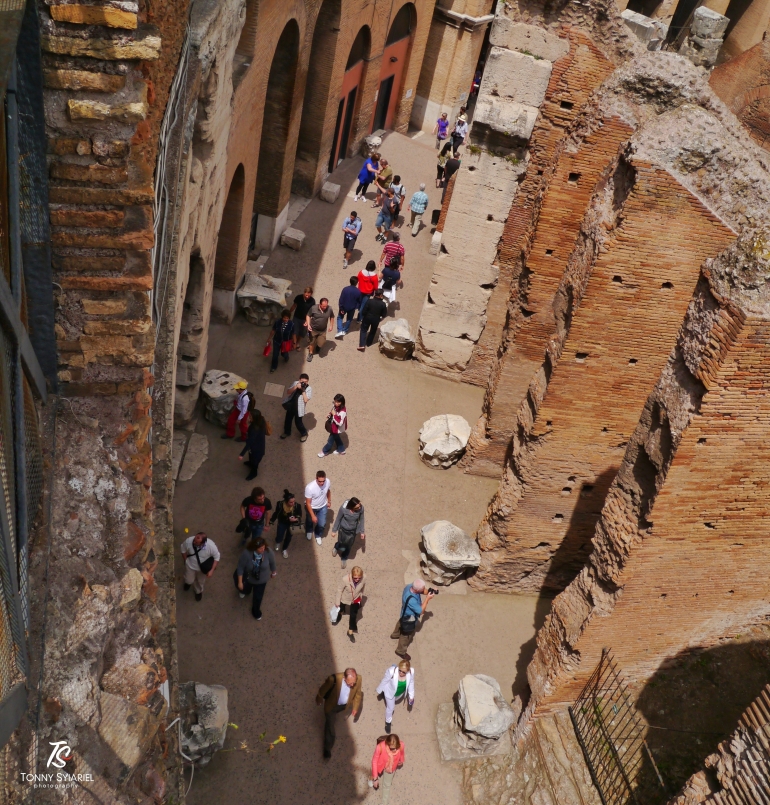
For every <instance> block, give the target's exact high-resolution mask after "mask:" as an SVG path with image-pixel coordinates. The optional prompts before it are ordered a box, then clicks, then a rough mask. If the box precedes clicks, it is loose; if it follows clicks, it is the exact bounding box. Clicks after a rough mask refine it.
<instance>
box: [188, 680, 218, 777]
mask: <svg viewBox="0 0 770 805" xmlns="http://www.w3.org/2000/svg"><path fill="white" fill-rule="evenodd" d="M179 710H180V713H181V715H182V751H183V752H184V753H185V754H186V755H187V756H188V757H189V758H191V759H192V761H193V762H194V763H195V764H196V765H198V766H206V765H207V764H208V763H209V762H210V761H211V758H212V757H213V756H214V753H215V752H216V751H217V750H219V749H221V748H222V747H223V746H224V745H225V736H226V735H227V723H228V720H229V718H230V714H229V711H228V707H227V688H225V687H223V686H222V685H203V684H201V683H200V682H185V683H183V684H181V685H180V686H179Z"/></svg>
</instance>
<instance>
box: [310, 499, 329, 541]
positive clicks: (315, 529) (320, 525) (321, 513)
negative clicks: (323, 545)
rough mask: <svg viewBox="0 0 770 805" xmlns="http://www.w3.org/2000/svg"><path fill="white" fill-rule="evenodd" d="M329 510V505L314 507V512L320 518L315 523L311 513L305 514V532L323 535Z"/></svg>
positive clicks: (318, 535)
mask: <svg viewBox="0 0 770 805" xmlns="http://www.w3.org/2000/svg"><path fill="white" fill-rule="evenodd" d="M328 511H329V509H328V507H327V506H323V507H322V508H320V509H313V514H314V515H315V516H316V517H317V518H318V522H317V523H316V524H315V525H313V521H312V520H311V519H310V515H309V514H307V515H305V532H306V533H307V534H310V533H311V532H312V533H314V534H315V535H316V536H317V537H320V536H323V533H324V528H325V527H326V513H327V512H328Z"/></svg>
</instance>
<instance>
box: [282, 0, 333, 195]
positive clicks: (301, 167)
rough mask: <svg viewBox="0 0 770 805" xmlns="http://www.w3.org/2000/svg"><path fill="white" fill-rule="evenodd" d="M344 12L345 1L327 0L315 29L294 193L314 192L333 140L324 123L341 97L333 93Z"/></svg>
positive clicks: (295, 169)
mask: <svg viewBox="0 0 770 805" xmlns="http://www.w3.org/2000/svg"><path fill="white" fill-rule="evenodd" d="M341 14H342V2H341V0H324V2H323V4H322V6H321V9H320V11H319V12H318V16H317V17H316V24H315V29H314V30H313V44H312V46H311V50H310V61H309V64H310V69H309V71H308V76H307V83H306V84H305V98H304V101H303V104H302V119H301V122H300V127H299V137H298V139H297V156H296V159H295V162H294V180H293V182H292V189H293V190H294V192H295V193H300V194H301V195H303V196H312V195H313V192H314V190H315V182H316V176H317V174H318V170H319V163H320V162H321V161H322V159H321V157H322V153H323V151H324V150H326V149H328V148H329V147H330V144H329V143H324V142H323V141H324V123H325V121H326V118H327V116H328V115H327V111H328V107H329V105H330V104H332V103H333V104H335V105H336V104H337V99H336V98H330V97H329V93H330V88H331V83H332V71H333V69H334V61H335V56H336V53H337V41H338V39H339V34H340V20H341ZM324 146H325V147H324Z"/></svg>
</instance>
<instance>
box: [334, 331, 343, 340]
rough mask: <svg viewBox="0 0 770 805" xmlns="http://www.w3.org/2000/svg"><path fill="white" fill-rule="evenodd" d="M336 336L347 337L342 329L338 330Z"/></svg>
mask: <svg viewBox="0 0 770 805" xmlns="http://www.w3.org/2000/svg"><path fill="white" fill-rule="evenodd" d="M334 337H335V338H344V337H345V333H343V332H342V330H340V331H339V332H338V333H337V334H336V335H335V336H334Z"/></svg>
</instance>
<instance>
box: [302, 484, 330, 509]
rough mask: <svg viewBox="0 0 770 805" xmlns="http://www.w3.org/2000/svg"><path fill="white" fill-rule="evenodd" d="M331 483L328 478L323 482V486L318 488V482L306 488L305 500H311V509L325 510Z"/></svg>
mask: <svg viewBox="0 0 770 805" xmlns="http://www.w3.org/2000/svg"><path fill="white" fill-rule="evenodd" d="M331 485H332V484H331V481H330V480H329V479H328V478H327V479H326V480H325V481H324V482H323V486H318V481H311V482H310V483H309V484H308V485H307V486H306V487H305V498H310V507H311V508H313V509H323V507H324V506H327V505H328V503H327V494H328V492H329V487H330V486H331Z"/></svg>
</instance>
